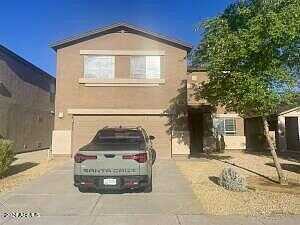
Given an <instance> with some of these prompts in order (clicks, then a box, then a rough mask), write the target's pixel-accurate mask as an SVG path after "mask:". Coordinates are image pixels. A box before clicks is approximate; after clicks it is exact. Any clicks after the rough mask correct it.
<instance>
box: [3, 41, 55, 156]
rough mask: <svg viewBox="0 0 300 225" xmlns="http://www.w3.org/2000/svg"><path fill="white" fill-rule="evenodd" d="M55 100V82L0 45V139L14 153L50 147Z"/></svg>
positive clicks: (45, 73)
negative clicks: (9, 144)
mask: <svg viewBox="0 0 300 225" xmlns="http://www.w3.org/2000/svg"><path fill="white" fill-rule="evenodd" d="M54 100H55V78H54V77H52V76H51V75H49V74H48V73H47V72H45V71H43V70H41V69H40V68H38V67H37V66H35V65H33V64H32V63H30V62H28V61H27V60H25V59H24V58H22V57H20V56H19V55H17V54H15V53H14V52H12V51H11V50H9V49H7V48H6V47H4V46H2V45H0V138H7V139H10V140H12V141H14V144H15V152H16V153H20V152H27V151H33V150H39V149H45V148H49V147H50V145H51V135H52V130H53V124H54V115H53V112H54Z"/></svg>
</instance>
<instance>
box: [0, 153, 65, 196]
mask: <svg viewBox="0 0 300 225" xmlns="http://www.w3.org/2000/svg"><path fill="white" fill-rule="evenodd" d="M47 154H48V153H47V150H42V151H35V152H28V153H22V154H18V155H16V156H15V158H16V160H15V161H14V162H13V163H12V165H11V167H10V168H9V170H8V172H7V175H6V176H5V177H3V178H1V179H0V194H1V193H3V192H6V191H11V190H13V189H14V188H16V187H18V186H20V185H23V184H25V183H27V182H29V181H30V180H32V179H35V178H37V177H39V176H41V175H43V174H45V173H46V172H48V171H50V170H51V169H53V168H55V167H57V166H60V165H62V164H63V162H65V160H66V159H65V158H57V159H55V160H48V159H47Z"/></svg>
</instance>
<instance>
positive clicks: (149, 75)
mask: <svg viewBox="0 0 300 225" xmlns="http://www.w3.org/2000/svg"><path fill="white" fill-rule="evenodd" d="M135 58H145V72H144V73H145V74H135V72H134V66H135V61H134V60H135ZM157 59H158V62H156V63H158V64H156V66H157V67H156V68H152V70H157V71H158V73H156V74H155V73H151V72H150V71H151V67H152V66H153V65H151V60H154V62H155V60H157ZM154 67H155V66H154ZM136 75H142V76H141V77H137V76H136ZM130 76H131V78H132V79H161V76H162V71H161V56H154V55H151V56H150V55H149V56H148V55H143V56H130Z"/></svg>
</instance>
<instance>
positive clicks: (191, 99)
mask: <svg viewBox="0 0 300 225" xmlns="http://www.w3.org/2000/svg"><path fill="white" fill-rule="evenodd" d="M208 80H209V79H208V76H207V73H206V71H204V70H203V71H201V70H200V71H195V70H194V71H193V70H192V71H189V72H188V75H187V98H188V100H187V103H188V106H189V107H194V108H195V107H198V108H199V107H200V109H201V107H209V106H210V104H209V103H208V102H207V101H206V100H204V99H201V98H200V99H197V98H196V97H195V95H194V87H197V86H199V85H201V83H202V82H207V81H208ZM209 111H210V113H209V114H208V116H209V117H212V118H218V117H226V118H227V117H233V118H234V119H235V124H236V134H235V135H234V136H226V137H224V142H225V149H228V150H230V149H246V137H245V134H244V119H243V118H242V117H240V116H239V115H238V114H236V113H234V112H227V111H226V110H225V108H224V107H221V106H217V107H215V108H211V109H210V110H209ZM205 120H208V119H207V116H206V117H205ZM204 124H207V123H204ZM203 129H205V130H204V131H203V134H204V136H203V144H204V146H203V147H204V148H209V147H210V145H212V144H211V143H214V142H213V141H212V138H211V135H212V133H211V132H207V129H212V124H210V125H208V126H204V127H203ZM206 145H207V146H206Z"/></svg>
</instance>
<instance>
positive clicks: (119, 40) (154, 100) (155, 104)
mask: <svg viewBox="0 0 300 225" xmlns="http://www.w3.org/2000/svg"><path fill="white" fill-rule="evenodd" d="M153 49H154V50H162V51H165V56H163V60H162V62H163V64H164V67H163V77H164V79H165V83H164V84H162V85H160V86H157V87H87V86H85V85H83V84H79V79H80V78H83V55H80V50H153ZM186 54H187V53H186V51H185V50H182V49H179V48H175V47H172V46H170V45H167V44H164V43H161V42H158V41H154V40H151V39H149V38H145V37H142V36H140V35H137V34H132V33H124V34H122V33H111V34H106V35H104V36H100V37H97V38H94V39H90V40H87V41H83V42H80V43H77V44H74V45H71V46H68V47H65V48H61V49H58V50H57V89H56V90H57V97H56V114H58V113H59V112H63V113H64V118H63V119H60V118H58V117H57V115H56V118H55V129H56V130H63V129H71V120H72V116H71V115H68V114H67V110H68V109H71V108H91V109H92V108H109V109H167V108H168V106H169V102H170V100H171V99H172V98H173V97H174V96H176V95H177V88H178V87H179V86H180V83H181V81H182V80H184V79H185V76H186V70H187V64H186V60H185V57H186ZM124 61H126V63H125V62H124ZM129 65H130V63H129V57H128V56H127V57H126V56H121V57H120V56H116V66H115V68H116V74H115V77H116V78H127V79H129V78H130V73H129V71H130V69H129ZM150 96H151V97H150ZM99 99H101V101H99Z"/></svg>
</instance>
